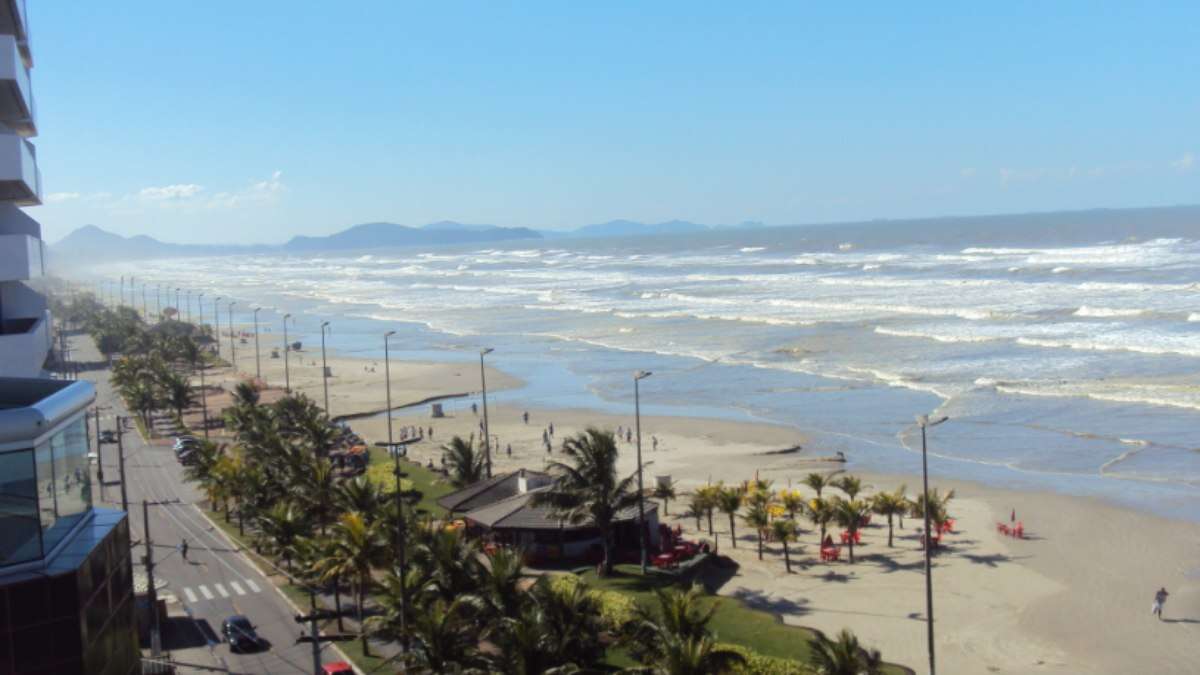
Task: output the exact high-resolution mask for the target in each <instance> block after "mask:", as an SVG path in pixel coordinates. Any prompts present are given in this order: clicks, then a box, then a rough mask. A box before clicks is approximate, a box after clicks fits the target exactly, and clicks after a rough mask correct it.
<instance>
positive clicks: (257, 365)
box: [254, 307, 262, 382]
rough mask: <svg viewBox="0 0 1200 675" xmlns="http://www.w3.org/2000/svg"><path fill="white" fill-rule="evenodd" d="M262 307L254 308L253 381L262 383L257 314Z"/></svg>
mask: <svg viewBox="0 0 1200 675" xmlns="http://www.w3.org/2000/svg"><path fill="white" fill-rule="evenodd" d="M260 311H262V307H255V308H254V379H256V380H258V381H259V382H261V381H262V352H260V351H259V349H258V313H259V312H260Z"/></svg>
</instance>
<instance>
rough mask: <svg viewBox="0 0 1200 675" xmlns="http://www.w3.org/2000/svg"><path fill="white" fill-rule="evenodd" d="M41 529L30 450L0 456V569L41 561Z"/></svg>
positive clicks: (36, 487) (36, 483)
mask: <svg viewBox="0 0 1200 675" xmlns="http://www.w3.org/2000/svg"><path fill="white" fill-rule="evenodd" d="M40 529H41V528H40V521H39V518H38V482H37V475H36V474H35V473H34V466H33V450H32V449H29V450H16V451H13V452H6V453H3V454H0V565H12V564H14V563H19V562H27V561H29V560H36V559H37V558H40V557H41V555H42V550H41V541H40V538H39V530H40Z"/></svg>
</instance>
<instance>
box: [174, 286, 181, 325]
mask: <svg viewBox="0 0 1200 675" xmlns="http://www.w3.org/2000/svg"><path fill="white" fill-rule="evenodd" d="M179 290H180V289H178V288H176V289H175V320H176V321H180V320H181V317H182V316H183V310H181V309H180V306H181V305H180V304H179Z"/></svg>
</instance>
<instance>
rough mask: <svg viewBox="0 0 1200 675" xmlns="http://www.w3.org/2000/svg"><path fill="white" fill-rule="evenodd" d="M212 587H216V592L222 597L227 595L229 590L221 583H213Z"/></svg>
mask: <svg viewBox="0 0 1200 675" xmlns="http://www.w3.org/2000/svg"><path fill="white" fill-rule="evenodd" d="M213 588H215V589H217V592H218V593H220V594H221V597H222V598H228V597H229V591H227V590H225V587H224V586H222V585H221V584H213Z"/></svg>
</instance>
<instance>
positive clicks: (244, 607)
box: [71, 336, 340, 673]
mask: <svg viewBox="0 0 1200 675" xmlns="http://www.w3.org/2000/svg"><path fill="white" fill-rule="evenodd" d="M71 341H72V343H73V344H72V347H73V349H74V356H75V358H77V359H79V360H80V361H82V362H88V361H92V362H96V361H99V360H100V355H99V353H98V352H97V351H96V349H95V347H94V345H93V344H92V341H91V339H90V338H88V337H86V336H75V337H72V338H71ZM81 377H85V378H86V379H89V380H91V381H92V382H94V383H95V385H96V391H97V398H96V402H97V405H98V406H99V407H100V411H101V413H100V415H101V419H100V428H101V429H115V417H116V415H122V416H128V411H127V410H125V408H124V405H123V403H122V401H121V400H120V398H119V397H118V396H116V395H115V393H114V392H113V389H112V387H111V386H110V385H109V382H108V371H107V370H93V371H87V372H85V373H83V374H82V375H81ZM93 433H95V432H94V431H93ZM124 446H125V473H126V480H127V491H128V495H129V509H130V511H131V513H130V526H131V534H132V537H133V540H134V541H135V542H137V544H138V545H137V547H136V551H135V558H134V559H135V561H139V563H140V560H141V558H142V555H143V553H144V551H145V547H144V544H143V542H144V541H145V527H144V525H143V520H142V510H141V502H142V500H146V501H150V502H156V503H157V504H155V505H151V506H150V507H149V512H150V534H151V541H152V542H153V544H154V546H153V549H154V559H155V563H156V566H155V570H154V575H155V578H156V581H158V583H157V584H156V585H158V586H160V587H161V588H160V591H159V594H160V597H165V598H167V599H168V602H169V613H170V614H171V615H172V617H171V619H170V620H169V621H168V625H166V626H164V628H163V635H164V647H166V648H168V649H169V651H170V655H171V657H172V658H173V659H175V660H177V661H180V662H186V663H194V664H200V665H208V666H215V667H220V668H228V669H229V670H230V672H234V673H312V672H313V665H312V647H311V645H309V644H308V643H300V644H296V638H297V636H299V635H300V632H301V626H300V625H299V624H297V623H296V622H295V620H294V618H293V617H294V614H295V610H294V608H293V607H292V606H291V605H290V604H289V603H288V602H287V601H286V600H285V599H284V598H283V597H282V596H281V595H280V593H279V592H278V591H277V590H276V589H275V588H274V586H273V584H272V583H271V582H270V581H269V580H268V579H267V578H266V577H264V576H263V575H262V574H261V573H260V572H259V571H258V569H257V568H256V567H255V566H254V565H252V564H251V563H250V562H248V560H247V559H246V557H245V556H244V554H242V553H240V552H238V551H236V550H234V548H233V546H232V545H231V542H230V541H229V540H228V539H226V538H225V537H224V536H223V534H222V533H221V532H220V531H219V530H217V529H216V528H214V527H213V526H212V525H210V524H209V522H208V521H207V520H206V519H205V517H204V516H203V515H202V514H201V512H200V508H202V507H201V506H197V504H199V503H200V496H199V495H198V494H197V492H196V490H195V489H194V488H193V486H192V485H190V484H188V483H186V482H185V481H184V480H183V467H181V466H180V465H179V463H178V462H177V461H176V460H175V457H174V454H173V452H172V451H171V448H170V447H169V446H168V447H161V446H151V445H147V444H145V443H143V442H142V440H141V438H140V436H139V435H138V434H137V432H136V430H135V431H133V432H132V433H126V434H125V436H124ZM103 460H104V477H105V481H106V482H107V483H108V485H106V486H105V487H104V488H103V490H104V494H103V499H102V501H103V503H104V504H105V505H110V506H112V505H115V506H116V507H117V508H120V504H121V492H120V487H119V485H117V483H116V481H117V480H118V476H119V472H118V467H117V452H116V446H115V445H105V446H104V449H103ZM217 517H220V516H217ZM185 539H186V540H187V541H188V547H189V550H188V559H187V560H184V559H183V557H182V555H181V553H180V551H179V544H180V543H181V542H182V541H183V540H185ZM134 573H135V574H138V573H144V566H142V565H141V564H135V568H134ZM164 581H165V583H166V585H165V587H164V586H162V583H163V582H164ZM233 614H244V615H246V616H247V617H249V618H250V620H251V622H253V624H254V625H255V626H256V627H257V628H258V632H259V634H260V635H262V636H263V637H265V638H266V639H267V640H268V641H269V642H270V645H271V646H270V648H269V649H267V650H265V651H262V652H259V653H256V654H234V653H232V652H231V651H230V649H229V647H228V646H227V645H225V644H224V643H222V642H221V641H220V636H219V632H220V628H221V621H222V620H223V619H224V618H225V617H228V616H230V615H233ZM322 649H323V652H322V655H323V657H322V660H323V661H337V660H340V657H338V656H337V655H336V652H334V650H333V649H332V648H331V647H330V646H329V645H328V644H326V645H323V647H322ZM180 672H202V671H201V670H200V669H186V668H185V669H181V670H180Z"/></svg>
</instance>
